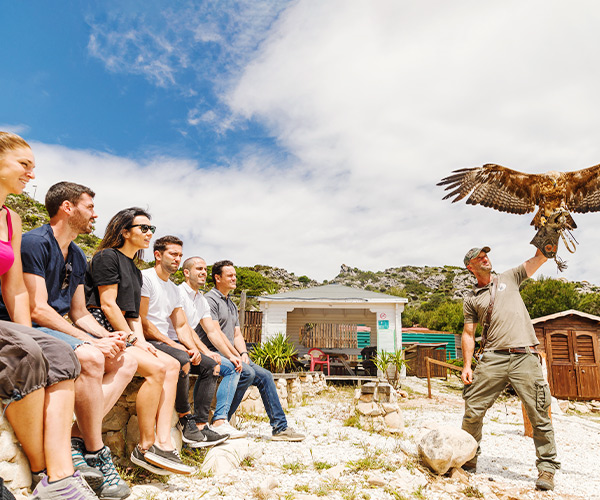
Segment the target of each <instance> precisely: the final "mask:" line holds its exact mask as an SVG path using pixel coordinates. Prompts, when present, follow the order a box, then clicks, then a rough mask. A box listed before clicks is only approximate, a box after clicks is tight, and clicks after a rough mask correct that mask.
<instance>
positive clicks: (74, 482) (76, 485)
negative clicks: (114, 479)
mask: <svg viewBox="0 0 600 500" xmlns="http://www.w3.org/2000/svg"><path fill="white" fill-rule="evenodd" d="M33 500H98V497H97V496H96V495H95V494H94V492H93V491H92V489H91V488H90V486H89V484H87V482H86V481H84V480H83V474H82V473H81V471H78V470H76V471H75V474H73V475H72V476H69V477H65V478H64V479H59V480H58V481H54V482H53V483H50V482H48V476H44V477H42V479H41V480H40V482H39V484H38V485H37V486H36V487H35V490H33Z"/></svg>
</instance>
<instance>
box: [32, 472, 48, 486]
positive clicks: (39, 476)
mask: <svg viewBox="0 0 600 500" xmlns="http://www.w3.org/2000/svg"><path fill="white" fill-rule="evenodd" d="M46 475H48V472H47V471H46V469H44V470H43V471H40V472H35V473H33V472H32V473H31V491H33V490H35V487H36V486H37V485H38V484H39V482H40V481H41V480H42V478H43V477H44V476H46Z"/></svg>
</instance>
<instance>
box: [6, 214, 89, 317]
mask: <svg viewBox="0 0 600 500" xmlns="http://www.w3.org/2000/svg"><path fill="white" fill-rule="evenodd" d="M21 259H22V261H23V272H24V273H28V274H35V275H36V276H40V277H42V278H44V281H45V282H46V291H47V292H48V305H50V307H52V309H54V310H55V311H56V312H57V313H58V314H60V315H61V316H64V315H65V314H67V313H68V312H69V310H70V309H71V299H72V298H73V295H75V291H76V290H77V287H78V286H79V285H82V284H83V282H84V281H85V270H86V267H87V260H86V258H85V254H84V253H83V251H82V250H81V249H80V248H79V247H78V246H77V245H75V243H73V242H71V243H69V250H68V253H67V259H66V260H65V258H64V256H63V254H62V251H61V249H60V246H59V245H58V241H56V238H55V237H54V232H53V231H52V227H50V224H44V225H43V226H40V227H37V228H35V229H32V230H31V231H29V232H27V233H25V234H24V235H23V241H22V243H21ZM3 313H4V314H3ZM5 314H6V316H5ZM0 319H10V318H9V317H8V314H7V313H6V309H5V308H4V311H2V312H1V313H0Z"/></svg>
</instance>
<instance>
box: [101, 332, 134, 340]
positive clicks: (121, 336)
mask: <svg viewBox="0 0 600 500" xmlns="http://www.w3.org/2000/svg"><path fill="white" fill-rule="evenodd" d="M107 333H108V335H106V336H107V337H117V338H119V339H121V340H124V341H127V337H128V336H129V333H130V332H124V331H122V330H115V331H114V332H107Z"/></svg>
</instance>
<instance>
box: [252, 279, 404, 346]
mask: <svg viewBox="0 0 600 500" xmlns="http://www.w3.org/2000/svg"><path fill="white" fill-rule="evenodd" d="M258 301H259V303H260V310H261V311H262V313H263V329H262V341H263V342H264V341H265V340H268V339H269V338H271V337H273V336H275V335H277V334H278V333H280V332H282V333H285V334H286V335H287V337H288V339H289V340H290V341H291V342H293V343H294V344H296V345H300V330H301V329H302V327H303V326H304V325H306V324H307V323H332V324H346V325H347V324H354V325H366V326H368V327H370V328H371V339H370V340H371V342H370V345H371V346H377V350H379V351H381V350H384V351H390V352H393V351H396V350H400V349H402V311H403V310H404V306H405V304H406V303H407V302H408V299H406V298H403V297H395V296H393V295H387V294H385V293H377V292H369V291H366V290H359V289H356V288H351V287H348V286H343V285H323V286H317V287H313V288H304V289H301V290H294V291H292V292H285V293H278V294H275V295H266V296H264V297H259V299H258Z"/></svg>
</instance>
